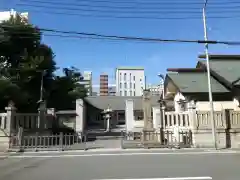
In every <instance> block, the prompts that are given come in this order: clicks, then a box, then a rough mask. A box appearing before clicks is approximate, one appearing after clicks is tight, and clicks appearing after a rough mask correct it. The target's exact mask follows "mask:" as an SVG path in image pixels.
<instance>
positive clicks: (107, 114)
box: [102, 106, 113, 132]
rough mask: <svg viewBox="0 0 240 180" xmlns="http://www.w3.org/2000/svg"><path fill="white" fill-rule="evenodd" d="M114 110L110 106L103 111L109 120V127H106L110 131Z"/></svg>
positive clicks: (105, 118) (106, 120)
mask: <svg viewBox="0 0 240 180" xmlns="http://www.w3.org/2000/svg"><path fill="white" fill-rule="evenodd" d="M112 112H113V110H112V109H111V108H110V107H109V106H108V107H107V109H104V111H103V112H102V113H103V118H104V121H105V122H107V127H106V132H109V131H110V119H111V115H112Z"/></svg>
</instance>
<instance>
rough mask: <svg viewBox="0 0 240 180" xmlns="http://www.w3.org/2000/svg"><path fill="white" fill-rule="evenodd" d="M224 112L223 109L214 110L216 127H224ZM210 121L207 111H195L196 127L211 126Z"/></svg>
mask: <svg viewBox="0 0 240 180" xmlns="http://www.w3.org/2000/svg"><path fill="white" fill-rule="evenodd" d="M225 116H226V113H225V111H215V112H214V120H215V125H216V128H226V121H225V119H226V117H225ZM211 126H212V122H211V118H210V112H209V111H197V112H196V127H197V129H206V128H211Z"/></svg>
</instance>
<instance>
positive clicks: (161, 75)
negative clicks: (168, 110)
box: [158, 73, 165, 99]
mask: <svg viewBox="0 0 240 180" xmlns="http://www.w3.org/2000/svg"><path fill="white" fill-rule="evenodd" d="M158 77H159V78H160V79H161V80H162V82H163V84H164V79H165V77H164V75H163V74H161V73H159V74H158ZM161 84H162V83H161V82H160V84H159V90H160V86H161ZM164 96H165V93H164V87H163V89H162V98H163V99H164Z"/></svg>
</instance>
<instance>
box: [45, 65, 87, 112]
mask: <svg viewBox="0 0 240 180" xmlns="http://www.w3.org/2000/svg"><path fill="white" fill-rule="evenodd" d="M63 73H64V76H56V77H55V80H54V82H53V86H52V87H53V89H52V91H51V94H50V96H49V103H48V105H49V106H50V107H55V108H56V109H57V110H66V109H75V101H76V99H78V98H84V97H85V96H86V89H85V88H84V86H83V85H82V84H81V83H80V82H81V81H82V80H83V78H82V75H81V73H80V72H79V70H78V69H77V68H75V67H71V68H63Z"/></svg>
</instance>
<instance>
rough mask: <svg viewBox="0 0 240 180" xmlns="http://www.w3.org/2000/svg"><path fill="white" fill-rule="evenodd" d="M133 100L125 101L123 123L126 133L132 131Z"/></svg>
mask: <svg viewBox="0 0 240 180" xmlns="http://www.w3.org/2000/svg"><path fill="white" fill-rule="evenodd" d="M133 106H134V104H133V100H126V105H125V121H126V130H127V132H131V131H133V128H134V121H135V119H134V108H133Z"/></svg>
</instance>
